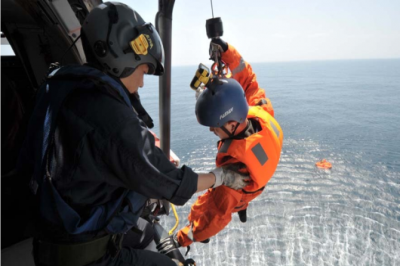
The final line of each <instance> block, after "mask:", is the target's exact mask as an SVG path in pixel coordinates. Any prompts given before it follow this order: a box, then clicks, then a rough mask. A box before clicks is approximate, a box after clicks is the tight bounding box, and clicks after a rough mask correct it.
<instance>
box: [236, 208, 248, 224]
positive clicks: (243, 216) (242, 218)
mask: <svg viewBox="0 0 400 266" xmlns="http://www.w3.org/2000/svg"><path fill="white" fill-rule="evenodd" d="M246 212H247V209H244V210H241V211H238V215H239V219H240V221H241V222H242V223H245V222H246V221H247V214H246Z"/></svg>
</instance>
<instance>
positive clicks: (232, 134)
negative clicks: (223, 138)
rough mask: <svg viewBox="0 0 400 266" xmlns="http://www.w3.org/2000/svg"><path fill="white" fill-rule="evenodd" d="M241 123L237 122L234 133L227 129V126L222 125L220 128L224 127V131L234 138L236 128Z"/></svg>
mask: <svg viewBox="0 0 400 266" xmlns="http://www.w3.org/2000/svg"><path fill="white" fill-rule="evenodd" d="M239 125H240V123H239V122H237V124H236V126H235V128H234V129H233V132H232V133H231V132H229V130H228V129H226V127H225V126H222V127H220V128H221V129H222V131H224V132H225V133H226V134H227V135H228V136H229V138H233V137H234V136H235V132H236V129H237V128H238V127H239Z"/></svg>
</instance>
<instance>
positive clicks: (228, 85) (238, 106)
mask: <svg viewBox="0 0 400 266" xmlns="http://www.w3.org/2000/svg"><path fill="white" fill-rule="evenodd" d="M195 110H196V117H197V121H198V122H199V123H200V124H201V125H203V126H208V127H222V126H223V125H225V123H227V122H229V121H236V122H238V123H242V122H244V121H245V119H246V117H247V113H248V111H249V106H248V104H247V101H246V96H245V93H244V91H243V88H242V86H240V84H239V83H238V82H237V81H236V80H234V79H227V78H214V79H213V80H212V81H210V82H209V83H207V85H206V89H205V90H204V91H203V92H202V93H201V94H200V96H199V98H198V100H197V102H196V108H195Z"/></svg>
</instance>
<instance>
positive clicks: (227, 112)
mask: <svg viewBox="0 0 400 266" xmlns="http://www.w3.org/2000/svg"><path fill="white" fill-rule="evenodd" d="M232 111H233V107H232V108H231V109H229V110H228V111H226V112H225V113H223V114H222V115H220V117H219V120H221V119H223V118H225V117H226V116H227V115H229V114H230V113H232Z"/></svg>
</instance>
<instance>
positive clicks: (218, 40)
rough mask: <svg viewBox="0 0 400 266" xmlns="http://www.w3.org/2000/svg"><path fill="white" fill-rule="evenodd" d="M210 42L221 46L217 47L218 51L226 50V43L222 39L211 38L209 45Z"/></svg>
mask: <svg viewBox="0 0 400 266" xmlns="http://www.w3.org/2000/svg"><path fill="white" fill-rule="evenodd" d="M211 44H216V45H219V47H220V48H221V49H219V50H220V52H226V50H228V43H227V42H225V41H224V40H222V39H221V38H212V39H211V43H210V46H211Z"/></svg>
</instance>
